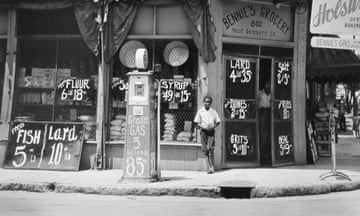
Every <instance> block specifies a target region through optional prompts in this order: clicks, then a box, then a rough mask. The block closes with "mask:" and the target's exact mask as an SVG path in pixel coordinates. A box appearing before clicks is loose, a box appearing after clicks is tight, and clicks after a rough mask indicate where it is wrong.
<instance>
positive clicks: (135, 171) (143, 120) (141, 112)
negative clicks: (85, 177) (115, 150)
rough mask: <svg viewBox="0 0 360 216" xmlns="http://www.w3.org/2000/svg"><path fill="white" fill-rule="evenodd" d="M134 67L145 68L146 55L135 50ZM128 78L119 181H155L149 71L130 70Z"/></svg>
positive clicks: (152, 108) (150, 75)
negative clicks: (121, 166)
mask: <svg viewBox="0 0 360 216" xmlns="http://www.w3.org/2000/svg"><path fill="white" fill-rule="evenodd" d="M135 62H136V67H137V68H142V69H145V68H146V67H147V53H146V51H144V49H138V50H137V52H136V57H135ZM127 75H128V76H129V89H128V104H127V111H126V122H127V124H126V138H125V150H124V163H123V164H124V165H123V176H122V180H129V181H157V180H158V179H159V173H158V163H157V144H156V128H157V127H156V118H155V110H154V107H155V104H154V100H152V98H153V96H154V89H153V79H152V75H153V73H152V71H147V72H139V71H138V70H134V71H132V72H129V73H128V74H127Z"/></svg>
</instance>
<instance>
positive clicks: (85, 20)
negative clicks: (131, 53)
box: [75, 2, 138, 62]
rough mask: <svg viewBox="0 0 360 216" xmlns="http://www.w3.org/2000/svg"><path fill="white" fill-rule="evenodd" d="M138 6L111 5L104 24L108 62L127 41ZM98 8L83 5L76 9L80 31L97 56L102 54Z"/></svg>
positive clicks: (91, 4) (125, 4) (92, 5)
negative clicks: (97, 17) (97, 19)
mask: <svg viewBox="0 0 360 216" xmlns="http://www.w3.org/2000/svg"><path fill="white" fill-rule="evenodd" d="M137 9H138V4H128V3H123V2H113V3H109V7H108V17H107V22H106V23H105V24H104V48H105V50H104V58H105V60H106V61H107V62H108V61H110V59H111V58H112V57H113V56H114V55H115V53H116V52H117V50H118V49H119V47H120V45H121V44H122V43H123V41H124V40H125V38H126V36H127V34H128V32H129V30H130V27H131V25H132V23H133V21H134V19H135V15H136V12H137ZM97 10H98V8H97V6H96V4H94V3H90V2H89V3H83V4H80V5H78V6H76V7H75V16H76V19H77V21H78V25H79V29H80V32H81V35H82V37H83V38H84V40H85V42H86V44H87V45H88V47H89V48H90V49H91V50H92V51H93V53H94V54H95V55H99V53H100V50H99V49H100V46H99V42H100V40H99V39H100V31H99V24H98V23H97V22H96V21H95V18H96V16H97Z"/></svg>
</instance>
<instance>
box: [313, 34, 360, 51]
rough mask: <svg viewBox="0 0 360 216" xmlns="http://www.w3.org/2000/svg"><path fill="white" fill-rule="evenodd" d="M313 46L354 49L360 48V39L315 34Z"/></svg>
mask: <svg viewBox="0 0 360 216" xmlns="http://www.w3.org/2000/svg"><path fill="white" fill-rule="evenodd" d="M311 47H318V48H328V49H345V50H354V49H360V40H354V39H347V38H329V37H317V36H315V37H312V38H311Z"/></svg>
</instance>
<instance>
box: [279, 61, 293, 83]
mask: <svg viewBox="0 0 360 216" xmlns="http://www.w3.org/2000/svg"><path fill="white" fill-rule="evenodd" d="M289 72H290V63H289V62H288V61H285V62H279V63H278V69H277V83H278V84H279V85H281V84H284V85H288V83H289V79H290V73H289Z"/></svg>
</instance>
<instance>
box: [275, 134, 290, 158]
mask: <svg viewBox="0 0 360 216" xmlns="http://www.w3.org/2000/svg"><path fill="white" fill-rule="evenodd" d="M278 143H279V146H280V156H285V155H289V154H290V153H291V150H292V144H291V143H290V141H289V136H288V135H281V136H279V137H278Z"/></svg>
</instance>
